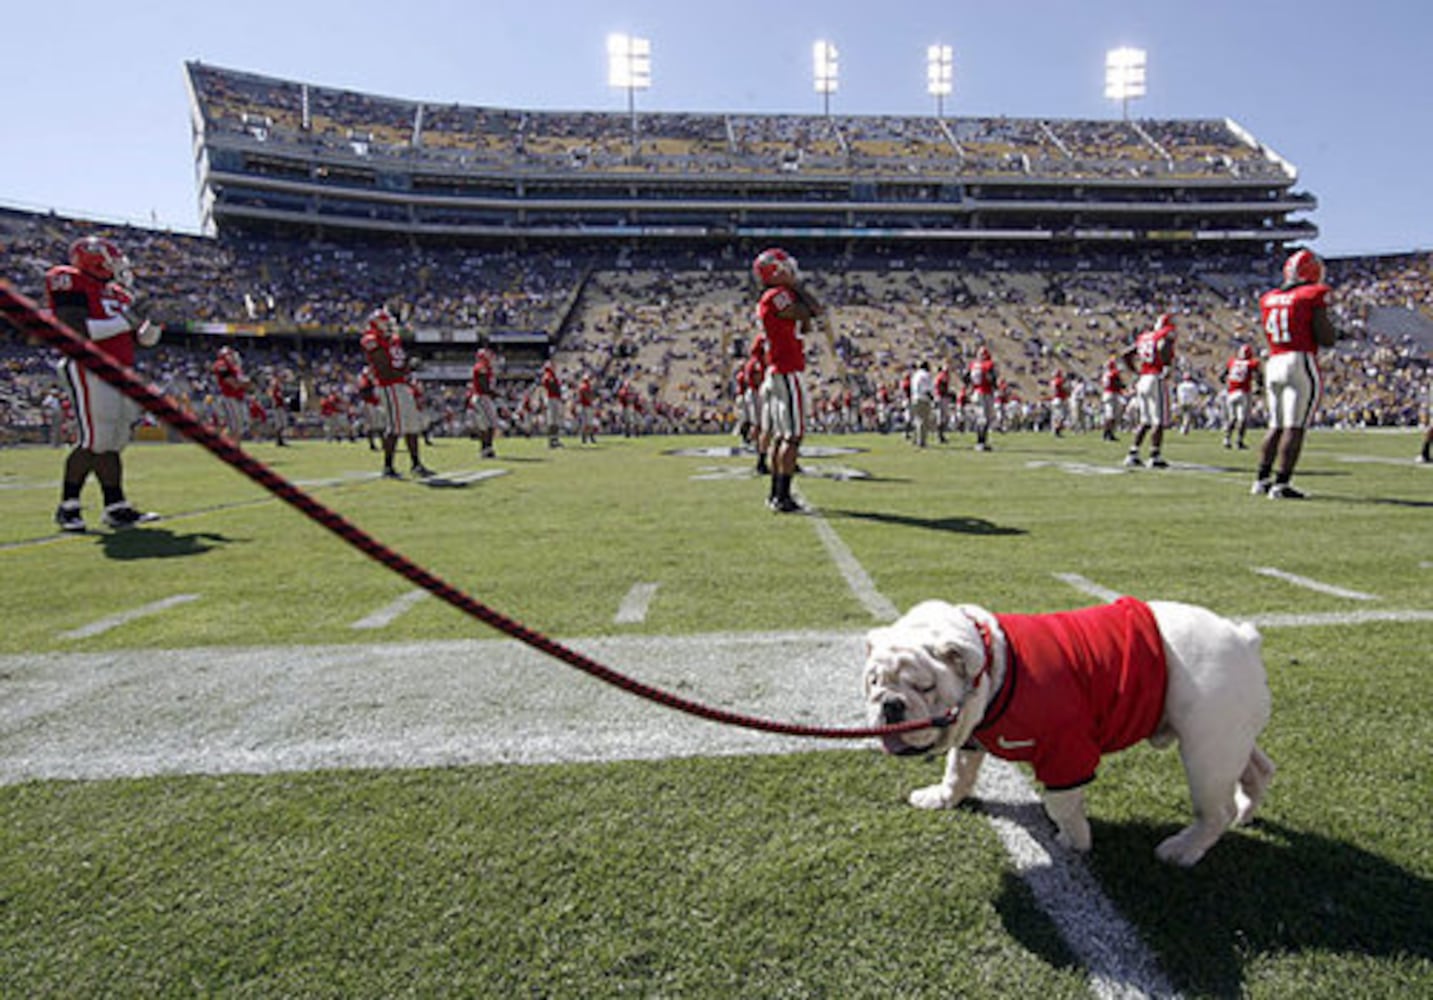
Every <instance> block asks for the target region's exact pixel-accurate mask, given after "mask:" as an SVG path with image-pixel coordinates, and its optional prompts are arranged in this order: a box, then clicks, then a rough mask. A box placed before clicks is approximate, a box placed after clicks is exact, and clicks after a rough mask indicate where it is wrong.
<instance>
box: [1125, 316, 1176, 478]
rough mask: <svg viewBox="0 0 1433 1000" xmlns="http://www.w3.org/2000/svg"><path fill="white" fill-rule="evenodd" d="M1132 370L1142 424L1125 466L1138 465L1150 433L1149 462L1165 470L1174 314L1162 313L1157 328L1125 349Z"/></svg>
mask: <svg viewBox="0 0 1433 1000" xmlns="http://www.w3.org/2000/svg"><path fill="white" fill-rule="evenodd" d="M1122 356H1123V357H1124V361H1125V364H1126V365H1128V366H1129V369H1130V371H1132V372H1135V373H1136V374H1137V375H1138V376H1139V378H1138V379H1137V380H1136V381H1135V384H1134V393H1135V399H1136V400H1137V401H1138V403H1139V427H1138V428H1137V429H1136V430H1135V432H1134V443H1133V444H1131V445H1130V448H1129V454H1128V455H1126V456H1125V465H1128V466H1133V467H1138V466H1141V465H1143V464H1144V463H1143V462H1141V461H1140V460H1139V448H1140V445H1142V444H1144V438H1145V435H1146V434H1148V435H1149V465H1150V468H1152V469H1166V468H1168V467H1169V463H1168V462H1166V461H1165V460H1164V456H1162V455H1161V454H1160V447H1161V446H1162V445H1163V444H1164V428H1165V427H1167V426H1168V425H1169V385H1168V384H1167V382H1166V374H1167V373H1168V371H1169V368H1170V366H1171V365H1173V364H1174V317H1173V316H1171V315H1170V314H1169V313H1161V314H1160V317H1159V319H1158V320H1156V321H1155V324H1154V329H1152V330H1146V331H1144V332H1143V333H1141V334H1140V335H1139V336H1138V337H1136V338H1135V341H1134V343H1133V344H1131V345H1130V346H1129V347H1127V348H1125V350H1124V353H1123V355H1122Z"/></svg>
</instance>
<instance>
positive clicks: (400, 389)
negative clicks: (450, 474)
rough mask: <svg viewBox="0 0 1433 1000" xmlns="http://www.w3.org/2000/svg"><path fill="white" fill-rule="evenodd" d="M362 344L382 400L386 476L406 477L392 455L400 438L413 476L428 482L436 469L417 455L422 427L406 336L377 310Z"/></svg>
mask: <svg viewBox="0 0 1433 1000" xmlns="http://www.w3.org/2000/svg"><path fill="white" fill-rule="evenodd" d="M359 345H360V346H361V347H362V348H363V356H364V358H366V359H367V361H368V367H369V368H371V369H372V370H373V378H374V381H375V382H376V383H377V384H378V395H379V397H380V398H381V399H382V401H383V411H384V417H385V427H384V433H383V477H384V478H385V479H402V478H403V477H402V476H401V475H399V474H398V472H397V470H396V469H394V468H393V456H394V453H395V452H396V451H397V450H398V439H399V438H400V437H401V438H403V443H404V444H405V445H406V446H407V448H408V458H409V459H410V460H411V462H412V472H413V475H415V476H417V477H418V478H420V479H427V478H428V477H429V476H432V475H433V470H432V469H430V468H428V467H427V466H425V465H424V464H423V463H422V461H421V460H420V459H419V456H418V434H419V433H420V432H421V431H422V430H423V427H422V423H421V417H420V416H419V414H418V402H417V400H416V399H415V398H414V396H413V386H412V385H410V384H409V382H408V378H409V375H410V373H411V371H412V364H411V362H410V361H409V358H408V352H407V351H405V350H404V349H403V334H402V331H401V330H399V328H398V321H397V320H395V319H394V318H393V314H392V313H390V312H389V311H388V310H387V309H376V310H374V312H373V313H372V315H370V316H369V317H368V328H367V329H366V330H364V331H363V335H362V336H361V337H360V338H359Z"/></svg>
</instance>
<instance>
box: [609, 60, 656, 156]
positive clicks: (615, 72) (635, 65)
mask: <svg viewBox="0 0 1433 1000" xmlns="http://www.w3.org/2000/svg"><path fill="white" fill-rule="evenodd" d="M607 85H608V86H609V87H619V88H622V89H625V90H626V91H627V114H628V115H629V116H631V118H632V153H633V155H635V154H636V152H637V91H639V90H646V89H647V88H649V87H651V86H652V43H651V41H649V40H648V39H646V38H637V37H636V36H634V35H624V34H620V33H616V32H614V33H613V34H610V35H608V36H607Z"/></svg>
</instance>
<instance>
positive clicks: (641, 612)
mask: <svg viewBox="0 0 1433 1000" xmlns="http://www.w3.org/2000/svg"><path fill="white" fill-rule="evenodd" d="M657 586H658V585H657V584H655V583H634V584H632V589H631V590H629V591H627V596H626V597H624V598H622V603H621V604H620V605H619V606H618V608H617V614H616V615H615V616H614V617H613V619H612V624H614V625H640V624H641V623H642V622H644V621H646V620H647V608H648V607H650V606H651V604H652V598H653V597H655V596H657Z"/></svg>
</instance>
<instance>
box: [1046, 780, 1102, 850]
mask: <svg viewBox="0 0 1433 1000" xmlns="http://www.w3.org/2000/svg"><path fill="white" fill-rule="evenodd" d="M1045 812H1047V813H1049V814H1050V818H1051V819H1052V820H1054V821H1055V829H1056V831H1057V832H1056V834H1055V839H1056V840H1058V841H1059V842H1060V846H1062V847H1067V848H1070V849H1072V850H1076V851H1088V850H1089V849H1090V842H1091V839H1092V838H1091V834H1090V821H1089V820H1088V819H1086V818H1085V790H1084V789H1083V788H1066V789H1062V790H1060V791H1058V792H1051V791H1047V792H1045Z"/></svg>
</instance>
